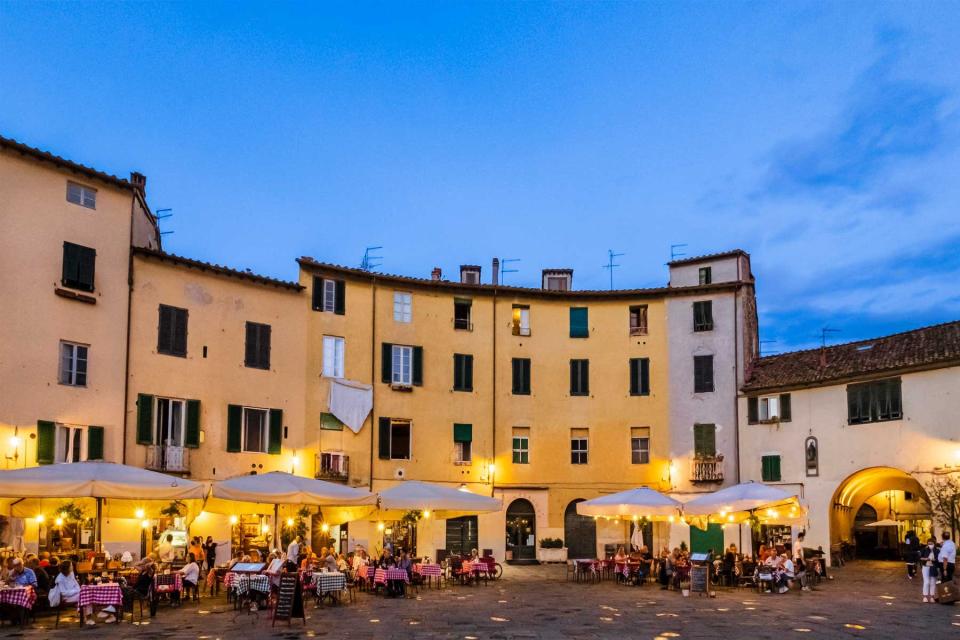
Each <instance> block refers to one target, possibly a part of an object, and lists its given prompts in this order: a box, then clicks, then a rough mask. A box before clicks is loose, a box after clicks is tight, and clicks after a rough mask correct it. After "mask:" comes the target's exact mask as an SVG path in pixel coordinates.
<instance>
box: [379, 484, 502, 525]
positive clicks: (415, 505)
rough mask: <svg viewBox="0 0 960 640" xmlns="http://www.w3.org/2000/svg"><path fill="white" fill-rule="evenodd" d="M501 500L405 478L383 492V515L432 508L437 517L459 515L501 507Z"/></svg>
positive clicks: (392, 515)
mask: <svg viewBox="0 0 960 640" xmlns="http://www.w3.org/2000/svg"><path fill="white" fill-rule="evenodd" d="M500 507H501V502H500V500H497V499H496V498H491V497H490V496H481V495H479V494H476V493H473V492H471V491H465V490H463V489H455V488H453V487H448V486H444V485H440V484H433V483H430V482H421V481H419V480H405V481H403V482H400V483H399V484H397V485H394V486H392V487H390V488H389V489H385V490H384V491H381V492H380V513H379V514H378V516H379V517H381V518H384V519H391V518H400V517H402V516H403V514H405V513H406V512H408V511H420V512H427V511H429V512H430V514H431V516H432V517H435V518H457V517H459V516H466V515H476V514H479V513H489V512H491V511H499V510H500Z"/></svg>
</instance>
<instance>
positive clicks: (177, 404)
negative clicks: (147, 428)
mask: <svg viewBox="0 0 960 640" xmlns="http://www.w3.org/2000/svg"><path fill="white" fill-rule="evenodd" d="M156 416H157V419H156V423H155V424H154V430H153V444H159V445H167V446H174V447H182V446H183V434H184V431H185V429H184V426H185V424H186V423H185V420H186V416H187V412H186V403H185V402H184V401H183V400H174V399H172V398H157V411H156Z"/></svg>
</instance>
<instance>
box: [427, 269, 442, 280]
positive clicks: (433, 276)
mask: <svg viewBox="0 0 960 640" xmlns="http://www.w3.org/2000/svg"><path fill="white" fill-rule="evenodd" d="M442 277H443V271H441V270H440V267H434V268H433V271H431V272H430V279H431V280H439V279H440V278H442Z"/></svg>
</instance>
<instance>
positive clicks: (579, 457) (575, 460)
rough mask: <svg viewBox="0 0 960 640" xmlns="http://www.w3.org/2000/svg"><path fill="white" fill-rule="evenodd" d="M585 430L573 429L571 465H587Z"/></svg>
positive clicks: (571, 436)
mask: <svg viewBox="0 0 960 640" xmlns="http://www.w3.org/2000/svg"><path fill="white" fill-rule="evenodd" d="M585 431H586V430H585V429H573V430H572V432H571V435H570V464H587V441H588V437H587V436H586V434H585V433H584V432H585Z"/></svg>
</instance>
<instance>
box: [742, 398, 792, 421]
mask: <svg viewBox="0 0 960 640" xmlns="http://www.w3.org/2000/svg"><path fill="white" fill-rule="evenodd" d="M790 413H791V411H790V394H789V393H781V394H779V395H775V396H761V397H753V398H747V422H748V423H749V424H757V423H758V422H790Z"/></svg>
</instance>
